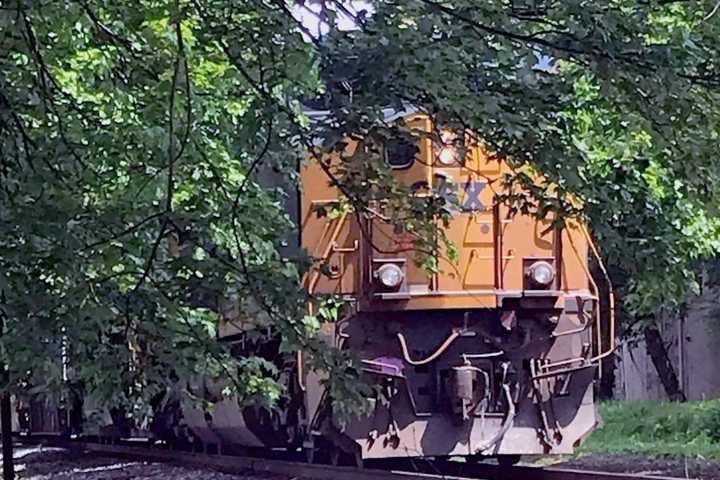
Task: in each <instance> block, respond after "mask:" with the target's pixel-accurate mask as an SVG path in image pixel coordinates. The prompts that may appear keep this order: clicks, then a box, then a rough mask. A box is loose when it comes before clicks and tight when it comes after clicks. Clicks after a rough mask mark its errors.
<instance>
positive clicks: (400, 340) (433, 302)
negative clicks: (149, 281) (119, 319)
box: [183, 112, 614, 463]
mask: <svg viewBox="0 0 720 480" xmlns="http://www.w3.org/2000/svg"><path fill="white" fill-rule="evenodd" d="M385 120H386V122H402V124H403V125H404V126H405V128H409V129H411V130H414V131H415V132H416V133H417V132H420V133H421V134H420V135H416V136H415V137H414V138H415V139H416V140H415V141H414V142H408V141H406V140H400V139H399V140H398V141H394V142H388V144H387V145H386V146H385V148H384V156H385V160H386V162H387V164H388V165H389V166H390V167H391V168H392V171H393V172H394V176H395V177H396V179H397V181H398V182H401V183H402V184H405V185H414V186H416V187H417V188H416V190H418V192H419V191H420V190H433V189H435V190H436V191H437V190H438V188H439V185H440V184H441V183H442V184H444V185H446V186H447V185H454V186H455V187H454V188H455V189H456V192H454V194H455V195H456V199H457V206H458V208H457V211H456V212H455V214H454V216H453V219H452V221H451V222H450V224H449V225H448V226H447V227H446V228H445V233H446V235H447V237H448V238H449V239H450V240H451V241H452V242H453V243H454V244H455V245H456V246H457V249H458V258H457V260H456V261H451V260H448V259H444V258H439V259H438V260H439V263H440V265H439V267H440V268H439V270H440V272H439V273H432V274H429V273H427V271H426V270H425V269H423V268H420V267H419V266H417V265H416V263H415V262H414V255H415V252H414V251H413V245H414V244H413V237H412V236H411V235H408V234H407V233H403V232H399V231H398V230H397V228H395V227H394V226H393V225H392V222H390V221H389V220H388V219H387V218H385V217H384V216H383V215H382V213H381V212H378V214H377V215H353V214H351V213H341V214H338V215H332V216H320V215H318V214H317V211H318V210H319V209H323V208H324V209H329V208H332V207H333V206H335V205H337V204H338V203H339V202H340V201H341V194H340V192H339V191H338V190H337V188H335V187H333V186H332V184H331V182H330V181H329V179H328V177H327V176H326V175H325V172H324V170H323V169H322V168H321V166H320V164H319V163H318V162H316V161H310V162H307V165H305V166H304V167H303V170H302V187H303V188H302V193H301V195H300V198H299V199H298V201H299V211H300V215H299V216H300V218H299V219H298V220H299V225H301V246H302V247H303V248H305V249H306V250H307V251H308V252H309V253H310V254H311V255H312V256H313V257H315V258H318V259H321V260H322V262H323V264H324V265H325V266H326V268H324V269H323V270H322V271H321V270H320V269H317V270H315V271H311V272H310V273H309V274H308V275H307V276H306V278H305V280H304V281H305V286H306V287H307V289H308V291H309V292H310V293H312V294H335V295H342V296H343V298H344V299H345V300H346V301H348V302H350V304H351V305H352V312H351V313H350V314H349V315H347V316H345V317H344V318H343V319H342V320H341V321H339V322H336V323H333V324H328V325H325V326H324V328H323V332H324V333H325V334H326V335H327V339H328V342H330V343H331V344H333V345H335V346H337V347H339V348H344V349H349V350H351V351H352V352H353V353H354V354H355V355H356V356H357V358H358V359H359V361H360V363H361V365H362V370H363V375H364V377H365V379H366V380H367V381H368V382H370V383H371V384H373V385H376V386H377V387H378V390H379V391H382V392H383V394H382V395H380V396H378V398H369V399H368V401H369V402H371V404H372V412H371V414H370V415H368V416H365V417H362V418H356V419H354V420H353V421H352V422H351V423H350V424H349V425H346V426H345V427H344V428H339V427H338V426H337V425H335V423H334V422H333V420H332V412H331V411H330V406H329V404H328V401H327V395H326V393H325V392H324V386H323V382H322V380H323V375H322V372H315V371H309V370H308V369H306V368H304V358H303V353H302V352H298V358H297V363H296V364H295V365H293V366H291V367H290V369H289V370H288V372H290V375H291V376H292V377H293V378H292V379H290V380H288V381H287V384H288V388H289V395H290V397H291V401H290V402H289V404H288V407H287V409H286V411H284V412H282V414H281V415H277V414H270V413H268V412H264V413H263V412H261V411H259V410H258V409H255V408H240V407H239V406H238V403H237V401H236V400H235V399H226V400H224V401H222V402H220V403H218V404H217V405H216V408H215V409H214V410H213V411H212V412H207V411H200V410H198V409H193V408H186V409H185V410H184V412H183V414H184V415H183V416H184V421H185V422H186V423H187V425H188V426H189V428H190V429H191V430H192V431H193V433H194V435H195V436H196V437H197V438H199V439H200V440H201V441H202V442H203V443H214V444H218V445H224V446H232V445H242V446H245V447H257V448H277V447H283V448H287V447H291V448H293V447H297V446H299V444H300V442H301V443H302V446H303V447H304V448H305V450H306V451H307V453H308V458H310V459H312V458H313V457H314V456H315V457H316V454H317V453H326V452H328V451H331V452H335V453H338V454H340V453H342V454H350V455H351V456H352V458H354V459H356V460H359V461H361V460H363V459H380V458H389V457H447V456H466V457H468V458H471V459H472V458H478V457H486V456H493V457H497V458H498V460H499V461H501V462H503V463H512V462H514V461H516V460H517V459H518V458H519V455H522V454H546V453H553V454H559V453H570V452H572V451H573V449H574V448H575V447H577V446H578V445H579V444H580V442H581V441H582V440H583V438H584V437H585V436H587V435H588V434H589V433H590V432H591V431H592V430H593V428H594V427H595V426H596V425H597V422H598V417H597V413H596V405H595V402H594V397H593V382H594V379H595V377H596V374H597V367H598V365H599V362H600V360H601V359H602V358H603V357H604V356H607V355H609V354H610V353H611V352H612V350H613V348H614V345H613V340H612V339H613V337H614V332H612V329H613V325H612V324H613V320H612V317H609V320H608V321H609V322H610V324H609V325H601V322H602V320H601V319H602V318H604V317H603V316H601V315H600V311H599V299H598V297H599V290H598V287H597V285H596V283H595V281H594V280H593V277H592V275H591V274H590V268H589V258H591V256H595V257H596V260H597V261H598V262H599V261H600V259H599V257H598V256H597V250H596V249H595V247H594V245H593V244H592V241H591V239H590V236H589V235H588V233H587V229H586V227H585V226H584V225H582V224H581V223H578V222H572V221H570V222H568V223H567V224H566V225H565V226H564V227H563V228H555V227H553V225H552V223H551V222H550V221H549V219H538V218H536V217H535V216H533V215H530V214H523V213H516V212H513V210H512V209H511V208H510V207H509V206H507V205H505V204H504V203H503V202H501V201H499V199H500V197H501V196H502V195H503V193H507V192H504V191H503V190H502V189H503V188H506V187H503V182H502V180H501V179H502V178H503V176H504V175H505V174H506V173H508V172H510V166H509V165H508V164H507V162H505V161H501V160H498V159H496V158H492V157H491V156H489V155H488V153H487V151H486V150H484V148H483V147H482V145H481V144H479V143H478V144H475V145H472V144H469V145H463V146H458V145H456V144H455V143H456V140H453V133H452V131H447V135H446V134H444V133H443V134H441V135H439V136H438V135H432V132H436V131H438V129H439V127H440V126H438V125H434V124H433V121H432V120H431V118H429V117H428V116H426V115H422V114H419V113H416V112H402V113H399V114H398V113H395V112H387V118H386V119H385ZM355 148H358V142H356V141H349V142H348V145H347V148H346V151H345V152H342V153H338V154H335V155H333V156H330V157H329V158H327V159H326V160H327V161H329V162H339V161H340V157H341V155H350V154H351V153H352V152H353V150H354V149H355ZM418 194H420V193H418ZM600 265H602V264H601V262H600ZM603 271H604V269H603ZM310 308H312V306H310ZM226 320H228V319H227V318H226ZM236 325H237V323H236V322H232V321H224V322H222V325H221V333H220V340H221V341H228V342H232V341H238V339H241V338H242V335H243V332H242V329H238V328H237V326H236ZM601 331H606V332H607V331H609V332H610V333H609V335H605V336H603V335H601ZM603 338H609V340H608V341H605V342H604V341H603ZM204 389H205V392H207V393H208V395H211V393H212V390H213V386H212V384H210V383H209V382H207V384H206V385H204ZM211 396H212V395H211ZM336 456H337V455H336Z"/></svg>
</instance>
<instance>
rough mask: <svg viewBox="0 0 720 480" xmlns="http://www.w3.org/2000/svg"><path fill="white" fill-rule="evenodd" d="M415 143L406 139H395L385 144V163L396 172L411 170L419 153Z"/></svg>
mask: <svg viewBox="0 0 720 480" xmlns="http://www.w3.org/2000/svg"><path fill="white" fill-rule="evenodd" d="M419 151H420V149H418V147H417V145H416V144H415V142H411V141H409V140H408V139H405V138H394V139H392V140H388V141H387V142H386V143H385V161H386V162H387V163H388V165H390V167H391V168H393V169H394V170H403V169H405V168H410V167H411V166H412V164H413V163H415V158H416V156H417V154H418V153H419Z"/></svg>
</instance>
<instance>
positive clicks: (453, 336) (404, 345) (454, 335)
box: [397, 331, 460, 366]
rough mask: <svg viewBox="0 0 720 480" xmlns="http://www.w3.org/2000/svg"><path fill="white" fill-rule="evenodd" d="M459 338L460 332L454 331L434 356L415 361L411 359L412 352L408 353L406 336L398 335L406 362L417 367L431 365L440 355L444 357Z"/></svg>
mask: <svg viewBox="0 0 720 480" xmlns="http://www.w3.org/2000/svg"><path fill="white" fill-rule="evenodd" d="M459 336H460V332H458V331H453V332H452V333H451V334H450V336H448V337H447V338H446V339H445V341H444V342H443V344H442V345H440V347H438V349H437V350H435V353H433V354H432V355H430V356H429V357H427V358H423V359H422V360H413V359H411V358H410V352H409V351H408V346H407V341H406V340H405V336H404V335H403V334H402V333H400V332H398V333H397V338H398V340H399V341H400V348H401V349H402V354H403V357H404V359H405V361H406V362H407V363H409V364H410V365H415V366H418V365H425V364H426V363H430V362H432V361H433V360H436V359H437V358H438V357H439V356H440V355H442V354H443V353H444V352H445V350H447V349H448V347H449V346H450V345H451V344H452V343H453V342H454V341H455V340H456V339H457V338H458V337H459Z"/></svg>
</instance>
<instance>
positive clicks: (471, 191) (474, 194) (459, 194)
mask: <svg viewBox="0 0 720 480" xmlns="http://www.w3.org/2000/svg"><path fill="white" fill-rule="evenodd" d="M485 187H487V182H477V181H475V180H468V181H467V182H465V183H464V184H462V185H456V184H455V183H454V182H452V181H450V180H448V179H446V178H445V177H441V178H440V179H439V180H438V182H437V185H436V186H435V191H436V192H437V194H438V195H440V196H442V197H444V198H445V199H446V200H447V201H448V202H449V203H452V204H456V205H460V208H461V209H462V211H464V212H477V211H484V210H486V209H487V207H486V206H485V204H484V203H483V202H482V200H480V194H481V193H482V191H483V190H485ZM411 188H412V190H413V191H419V190H429V188H428V183H427V182H426V181H421V182H416V183H414V184H413V185H412V187H411Z"/></svg>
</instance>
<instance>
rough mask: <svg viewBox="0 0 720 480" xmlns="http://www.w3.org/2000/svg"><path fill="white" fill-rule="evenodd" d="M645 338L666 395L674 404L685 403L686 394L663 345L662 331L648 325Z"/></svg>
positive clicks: (644, 331) (645, 329)
mask: <svg viewBox="0 0 720 480" xmlns="http://www.w3.org/2000/svg"><path fill="white" fill-rule="evenodd" d="M643 333H644V336H645V346H646V348H647V351H648V353H649V354H650V358H651V359H652V362H653V365H655V370H656V371H657V374H658V377H660V381H661V382H662V384H663V388H664V389H665V393H666V394H667V396H668V398H669V399H670V400H672V401H673V402H684V401H685V400H687V399H686V398H685V393H684V392H683V391H682V389H681V388H680V383H679V382H678V378H677V375H676V374H675V369H674V368H673V366H672V363H670V357H668V353H667V349H666V348H665V344H664V343H663V339H662V336H661V335H660V330H658V328H657V327H656V326H655V325H648V326H647V327H645V328H644V329H643Z"/></svg>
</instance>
